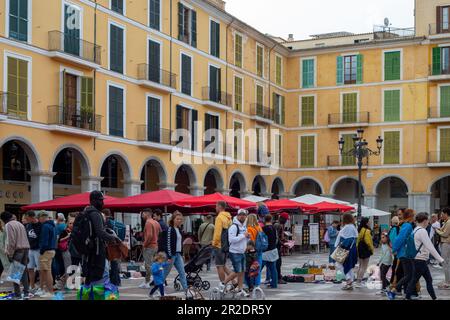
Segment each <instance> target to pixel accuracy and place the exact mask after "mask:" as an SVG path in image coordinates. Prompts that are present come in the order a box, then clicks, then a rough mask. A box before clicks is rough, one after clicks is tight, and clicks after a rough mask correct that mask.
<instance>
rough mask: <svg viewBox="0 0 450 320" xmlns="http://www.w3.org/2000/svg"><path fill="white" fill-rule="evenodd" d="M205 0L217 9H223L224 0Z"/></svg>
mask: <svg viewBox="0 0 450 320" xmlns="http://www.w3.org/2000/svg"><path fill="white" fill-rule="evenodd" d="M205 1H206V2H208V3H209V4H212V5H213V6H215V7H217V8H219V9H221V10H223V11H225V1H223V0H205Z"/></svg>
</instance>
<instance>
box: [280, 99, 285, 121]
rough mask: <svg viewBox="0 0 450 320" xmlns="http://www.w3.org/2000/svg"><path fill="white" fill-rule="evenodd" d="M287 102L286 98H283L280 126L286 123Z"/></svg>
mask: <svg viewBox="0 0 450 320" xmlns="http://www.w3.org/2000/svg"><path fill="white" fill-rule="evenodd" d="M285 102H286V100H285V97H284V96H281V110H280V113H281V114H280V124H284V122H285V112H284V110H285Z"/></svg>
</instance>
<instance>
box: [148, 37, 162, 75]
mask: <svg viewBox="0 0 450 320" xmlns="http://www.w3.org/2000/svg"><path fill="white" fill-rule="evenodd" d="M160 69H161V45H160V44H159V43H158V42H155V41H152V40H149V41H148V80H150V81H153V82H156V83H160V81H161V74H160Z"/></svg>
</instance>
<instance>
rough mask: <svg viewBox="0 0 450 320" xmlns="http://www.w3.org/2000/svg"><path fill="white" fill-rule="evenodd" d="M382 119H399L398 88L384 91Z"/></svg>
mask: <svg viewBox="0 0 450 320" xmlns="http://www.w3.org/2000/svg"><path fill="white" fill-rule="evenodd" d="M384 121H400V90H386V91H384Z"/></svg>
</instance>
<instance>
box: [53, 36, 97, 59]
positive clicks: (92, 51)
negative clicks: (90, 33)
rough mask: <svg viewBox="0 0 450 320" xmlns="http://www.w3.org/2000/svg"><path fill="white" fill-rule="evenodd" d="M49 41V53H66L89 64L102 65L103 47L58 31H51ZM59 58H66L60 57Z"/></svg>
mask: <svg viewBox="0 0 450 320" xmlns="http://www.w3.org/2000/svg"><path fill="white" fill-rule="evenodd" d="M48 39H49V40H48V50H49V51H53V52H59V53H65V54H68V55H71V56H75V57H78V58H81V59H83V60H86V61H88V62H92V63H95V64H98V65H99V64H101V47H100V46H98V45H96V44H93V43H91V42H88V41H85V40H82V39H79V38H77V37H74V36H72V35H69V34H65V33H63V32H61V31H56V30H55V31H49V33H48ZM58 58H63V59H64V58H66V57H63V56H58ZM67 60H70V59H67Z"/></svg>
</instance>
